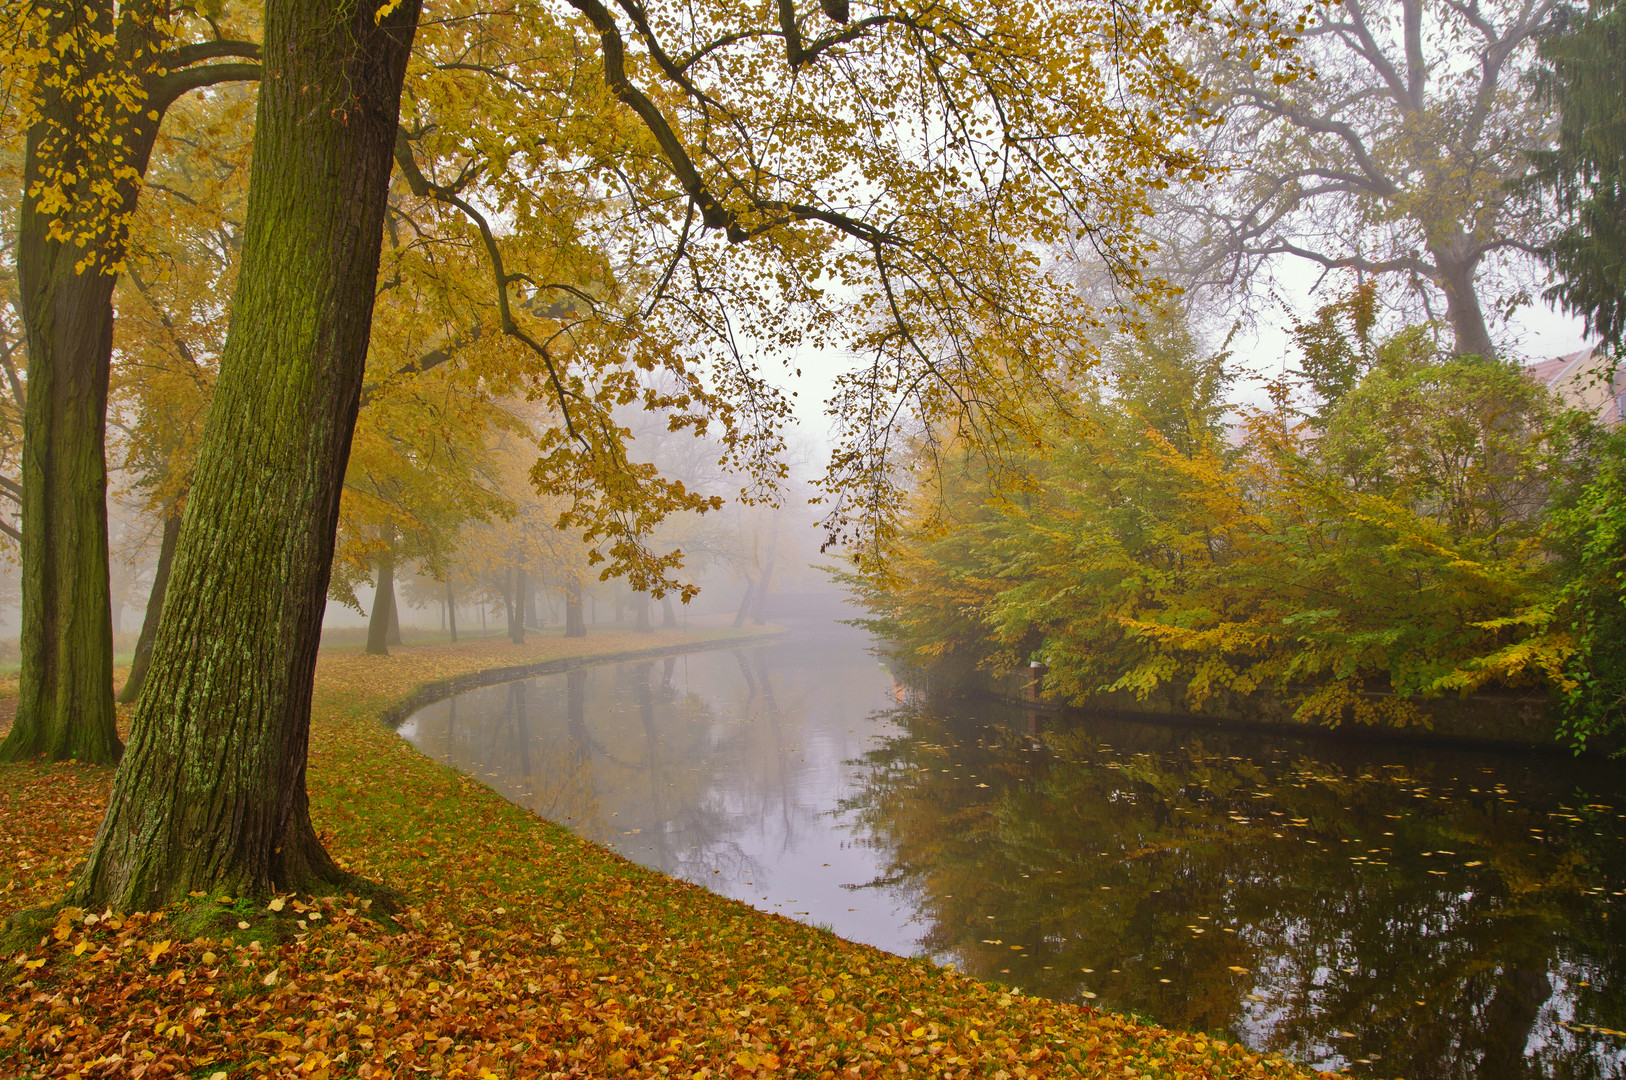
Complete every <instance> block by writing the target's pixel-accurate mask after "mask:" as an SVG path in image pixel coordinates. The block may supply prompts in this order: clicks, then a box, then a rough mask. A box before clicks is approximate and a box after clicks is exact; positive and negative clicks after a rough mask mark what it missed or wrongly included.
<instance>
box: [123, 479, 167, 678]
mask: <svg viewBox="0 0 1626 1080" xmlns="http://www.w3.org/2000/svg"><path fill="white" fill-rule="evenodd" d="M180 536H181V510H180V508H179V507H177V506H176V505H175V504H174V503H173V502H170V503H166V504H165V505H164V538H163V539H162V540H161V541H159V544H158V568H157V569H156V570H154V571H153V575H152V593H151V594H150V595H148V597H147V613H146V614H145V615H144V616H142V618H141V636H140V637H139V638H137V639H136V647H135V656H134V658H132V659H131V661H130V677H129V678H128V679H125V680H124V688H123V689H122V690H120V691H119V700H120V701H121V702H123V703H124V704H126V705H128V704H130V703H132V702H134V701H135V700H136V699H137V698H138V697H140V696H141V688H142V687H143V686H145V685H146V682H147V670H148V668H150V667H151V666H152V643H153V641H154V640H155V639H156V638H157V637H158V619H159V617H160V616H161V615H163V613H164V593H165V591H167V590H168V588H169V572H170V569H171V567H172V566H173V565H174V562H175V544H176V541H178V540H179V539H180Z"/></svg>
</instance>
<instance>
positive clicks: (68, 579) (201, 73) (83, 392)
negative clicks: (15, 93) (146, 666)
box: [0, 0, 258, 762]
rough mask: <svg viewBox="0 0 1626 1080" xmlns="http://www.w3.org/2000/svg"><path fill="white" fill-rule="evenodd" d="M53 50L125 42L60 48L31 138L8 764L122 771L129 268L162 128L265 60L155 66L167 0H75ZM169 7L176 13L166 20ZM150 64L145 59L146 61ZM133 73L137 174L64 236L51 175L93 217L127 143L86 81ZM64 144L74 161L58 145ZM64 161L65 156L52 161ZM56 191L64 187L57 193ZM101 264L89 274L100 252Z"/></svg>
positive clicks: (0, 756)
mask: <svg viewBox="0 0 1626 1080" xmlns="http://www.w3.org/2000/svg"><path fill="white" fill-rule="evenodd" d="M39 7H41V8H42V9H44V11H45V12H46V14H45V19H46V26H47V32H46V35H45V40H57V39H58V38H59V37H61V38H62V39H63V40H66V39H67V38H68V37H71V36H72V34H71V31H73V30H74V28H76V27H79V28H83V27H89V28H92V29H94V30H95V31H96V32H97V33H98V34H101V35H109V34H111V35H112V40H113V49H112V53H111V55H108V54H106V53H102V52H100V51H97V50H92V51H91V53H90V54H89V55H84V56H81V55H78V52H77V50H75V49H68V50H66V51H54V50H53V51H52V52H51V53H50V54H49V55H51V57H52V59H51V60H50V61H49V62H48V63H47V65H46V67H45V68H44V70H43V71H42V72H41V78H40V79H39V80H38V82H37V90H36V92H37V93H38V94H39V98H38V100H37V104H38V106H39V110H40V117H41V119H40V121H39V122H38V123H36V124H35V125H34V126H33V127H32V128H31V129H30V130H29V132H28V136H27V140H26V145H25V148H24V161H23V184H22V191H23V198H22V209H21V212H20V214H19V217H18V224H17V282H18V293H19V298H20V301H21V307H22V316H23V323H24V327H25V330H26V336H27V340H28V391H27V394H26V400H25V402H24V404H23V452H22V499H21V503H22V534H23V535H22V545H21V546H22V553H21V554H22V575H21V577H22V594H23V596H22V627H21V650H20V652H21V655H20V659H21V664H22V670H21V672H20V674H19V680H18V695H17V717H16V720H15V722H14V723H13V724H12V728H11V732H10V734H9V735H8V736H7V737H6V739H5V741H4V742H3V743H0V761H6V760H11V761H15V760H22V759H27V758H31V757H34V756H36V755H39V754H45V755H48V756H49V757H51V758H53V759H57V760H62V759H67V758H77V759H78V760H80V761H96V762H113V761H117V760H118V757H119V754H120V753H121V752H122V750H123V745H122V744H121V743H120V742H119V738H118V733H117V730H116V728H115V726H114V712H113V622H112V609H111V604H110V602H109V601H110V596H109V592H110V589H109V581H108V567H107V457H106V423H107V419H106V417H107V389H108V370H109V367H110V365H111V363H112V357H113V287H114V285H115V283H116V281H117V275H116V273H114V272H112V271H111V270H109V269H108V267H110V266H115V265H116V264H117V262H118V260H119V257H120V255H121V254H122V252H123V248H124V242H125V228H124V224H123V222H124V215H125V214H126V213H128V212H129V211H130V210H132V209H134V207H135V204H136V198H137V195H138V194H139V191H140V185H139V177H140V176H141V175H142V174H144V173H145V172H146V169H147V162H148V160H149V159H150V157H151V155H152V147H153V142H154V140H155V139H156V138H157V135H158V125H159V123H160V122H161V120H162V117H163V115H164V113H165V111H166V110H167V109H168V108H169V105H170V103H171V102H173V101H174V100H175V99H176V98H177V97H178V96H179V95H180V94H181V93H184V92H185V91H186V90H188V89H193V88H196V87H199V86H206V85H210V84H212V83H215V82H221V81H230V80H236V79H248V78H254V77H255V76H256V75H257V74H258V69H257V68H254V67H253V66H252V65H246V64H238V65H214V66H211V67H209V68H207V69H195V68H194V69H191V70H188V71H167V70H166V69H164V68H163V67H161V66H152V65H153V60H154V59H155V58H156V56H157V54H156V52H155V50H156V49H157V48H158V47H159V42H158V40H157V36H156V32H155V29H154V22H153V19H154V16H155V14H158V12H157V11H156V10H155V7H156V5H155V4H154V3H153V2H152V0H126V2H124V3H122V4H116V3H115V2H114V0H74V2H64V0H57V2H54V3H46V4H41V5H39ZM165 10H166V11H167V8H166V9H165ZM143 57H145V59H142V58H143ZM109 65H120V66H122V67H123V68H124V69H126V70H128V71H129V72H130V74H131V75H132V76H134V77H136V78H138V79H139V80H141V81H142V83H143V85H144V87H145V89H146V92H147V100H146V101H145V102H144V103H143V106H142V107H141V108H139V109H136V110H132V111H131V112H130V113H129V114H128V115H127V116H126V117H124V118H123V119H121V120H118V121H116V122H115V126H114V129H113V130H114V134H115V135H116V136H117V138H116V140H114V141H115V142H116V143H117V144H118V146H119V147H120V148H121V149H122V151H123V152H122V156H120V157H118V158H117V161H118V164H119V165H120V166H122V167H124V168H125V169H126V172H125V173H124V174H123V175H122V176H119V177H117V178H114V180H113V187H114V191H115V193H116V198H115V200H114V205H111V206H107V207H105V208H104V209H105V210H106V212H108V213H109V214H111V215H112V216H111V217H110V218H108V219H107V220H108V222H109V224H108V225H106V226H102V227H100V228H98V229H96V230H95V233H96V234H99V235H93V237H92V240H91V243H90V244H89V246H88V247H81V246H80V245H79V244H78V243H73V242H69V241H66V240H63V239H61V238H59V237H58V238H53V236H52V230H51V226H52V220H53V216H54V214H53V212H51V211H42V209H41V207H40V206H39V205H38V196H37V195H34V194H30V193H31V192H35V190H36V185H37V184H39V182H40V181H41V179H42V175H43V171H47V167H48V166H49V167H50V171H58V172H59V175H70V176H77V177H78V178H79V179H78V184H77V188H75V189H71V190H70V191H69V192H68V195H69V197H70V199H71V200H72V201H73V202H74V203H75V204H76V205H77V206H79V207H89V206H94V205H95V204H96V203H97V202H98V201H99V199H100V196H99V195H98V194H97V193H96V192H95V191H94V190H93V188H92V185H93V184H94V183H95V182H96V181H98V180H100V179H106V174H107V166H108V164H109V163H110V160H112V159H111V154H112V150H111V146H112V143H109V142H108V141H107V140H106V139H105V138H102V137H100V135H98V138H97V139H95V140H92V139H91V138H90V137H89V135H90V133H91V132H92V131H93V130H96V129H98V128H99V127H100V125H101V121H102V118H101V117H99V116H97V115H96V114H95V112H94V110H92V111H89V112H87V111H85V109H84V105H85V103H84V102H83V100H81V99H78V98H76V97H75V92H76V90H77V88H78V87H80V86H82V85H83V84H84V83H85V81H86V80H90V79H94V78H97V77H99V76H100V75H102V74H104V73H105V72H106V71H107V70H108V67H109ZM48 145H50V146H54V147H56V148H57V151H58V152H53V151H49V150H47V146H48ZM48 156H49V157H50V161H49V162H47V161H46V160H45V159H46V158H47V157H48ZM47 186H49V185H47ZM92 252H94V253H96V254H98V255H100V256H101V258H100V259H99V260H95V259H93V260H88V261H86V262H85V263H84V265H81V260H84V259H85V258H86V256H87V254H89V253H92Z"/></svg>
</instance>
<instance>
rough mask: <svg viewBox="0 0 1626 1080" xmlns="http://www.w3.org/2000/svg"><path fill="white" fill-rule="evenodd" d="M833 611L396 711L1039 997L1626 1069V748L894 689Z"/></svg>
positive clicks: (1406, 1059)
mask: <svg viewBox="0 0 1626 1080" xmlns="http://www.w3.org/2000/svg"><path fill="white" fill-rule="evenodd" d="M868 644H869V641H868V639H867V638H866V637H865V636H863V635H862V634H860V633H858V632H856V631H850V630H846V629H844V628H839V627H838V628H833V629H823V628H821V632H819V633H817V634H814V633H811V632H802V633H797V634H793V635H791V636H790V637H788V638H786V639H782V640H778V641H775V642H773V643H770V644H766V645H760V646H755V647H748V648H741V649H718V650H716V651H712V652H705V653H692V654H688V655H684V656H676V657H671V658H669V659H666V660H656V661H644V662H638V663H625V664H615V665H604V666H601V667H595V668H590V669H584V670H580V671H576V672H571V673H569V674H567V675H556V676H548V677H544V678H540V679H532V680H528V681H525V682H516V683H509V684H505V685H502V686H495V687H488V688H486V689H483V690H476V691H473V692H471V693H467V694H463V695H461V696H459V697H457V698H455V699H453V700H450V701H445V702H441V703H440V704H438V705H434V706H431V707H430V708H427V709H425V710H423V711H422V712H419V713H417V714H416V715H414V716H412V717H411V718H409V719H408V720H407V722H406V723H405V724H404V725H403V726H402V729H401V731H402V734H403V735H405V736H406V737H407V738H409V739H410V740H412V742H413V743H414V744H415V745H417V746H418V747H419V748H420V749H422V750H424V751H425V752H426V753H428V754H430V755H432V756H434V757H436V758H438V759H440V760H443V761H446V762H448V763H450V764H452V765H455V766H457V767H458V768H461V769H463V770H465V771H467V772H469V773H471V774H473V775H475V776H477V777H480V778H482V779H484V780H485V782H486V783H488V784H490V785H491V786H492V787H494V788H495V789H497V790H498V791H500V792H502V793H503V794H504V795H506V796H507V797H508V798H510V799H512V800H513V801H514V802H516V803H519V804H520V805H522V806H526V807H529V808H530V809H532V810H534V811H535V812H537V813H538V814H542V815H544V816H547V817H549V818H553V819H555V820H558V821H561V822H564V823H566V824H569V825H570V826H571V827H573V828H574V829H575V830H576V831H577V832H578V833H580V834H581V835H583V836H586V837H588V838H590V839H593V840H597V841H599V842H601V843H604V844H606V845H608V846H610V847H613V848H615V849H616V850H618V851H620V852H621V853H623V854H624V855H626V856H627V857H628V858H631V859H634V860H636V861H638V862H640V863H643V864H645V865H647V866H652V867H656V868H658V869H660V870H663V871H665V872H667V873H669V874H673V875H676V876H678V877H682V878H686V879H688V880H690V881H695V882H699V883H701V884H703V885H706V886H707V887H709V888H711V889H713V890H714V891H716V892H719V893H722V894H724V895H726V896H732V897H735V898H738V899H741V900H744V901H746V902H748V903H751V904H754V905H755V906H757V907H759V908H762V909H763V910H767V911H774V912H779V913H781V914H785V915H791V916H793V917H795V918H798V919H801V920H803V921H806V922H812V923H817V924H820V925H823V926H827V927H829V928H831V929H833V930H834V931H836V932H837V933H839V934H841V935H843V936H844V937H847V938H851V939H853V940H856V941H864V942H869V943H871V944H874V945H878V946H880V947H882V948H885V949H890V950H892V951H894V952H899V953H905V954H924V955H927V956H930V957H932V958H934V959H936V960H938V961H939V962H943V963H953V964H955V965H957V966H959V967H960V968H962V969H963V970H966V971H969V972H971V973H973V974H976V975H979V976H982V977H985V978H989V979H995V980H999V981H1001V982H1004V983H1007V984H1011V985H1015V986H1019V987H1021V988H1022V989H1023V990H1025V991H1027V992H1029V993H1037V994H1043V995H1045V996H1048V997H1052V998H1056V999H1060V1000H1065V1001H1083V1000H1089V1001H1091V1002H1093V1003H1094V1004H1097V1005H1103V1006H1107V1007H1110V1008H1113V1009H1118V1010H1122V1011H1129V1012H1134V1013H1136V1014H1138V1015H1140V1016H1143V1017H1145V1018H1147V1019H1151V1020H1155V1021H1157V1022H1159V1023H1164V1024H1168V1025H1171V1026H1175V1027H1183V1028H1192V1029H1200V1030H1206V1031H1209V1032H1212V1033H1221V1032H1223V1033H1227V1034H1229V1035H1230V1036H1232V1037H1236V1038H1240V1039H1241V1040H1242V1041H1244V1042H1246V1043H1247V1044H1248V1045H1250V1046H1252V1047H1255V1048H1258V1049H1265V1050H1272V1051H1278V1052H1282V1053H1285V1054H1288V1055H1290V1056H1292V1057H1294V1058H1296V1059H1297V1060H1299V1061H1302V1062H1305V1063H1306V1064H1310V1065H1314V1066H1318V1067H1320V1068H1328V1069H1332V1068H1340V1067H1348V1068H1350V1069H1351V1071H1352V1072H1353V1073H1355V1074H1356V1075H1363V1076H1386V1077H1405V1078H1407V1080H1436V1078H1456V1077H1482V1078H1495V1080H1500V1078H1504V1077H1532V1078H1533V1077H1626V949H1623V946H1626V796H1621V794H1620V792H1619V788H1620V783H1621V780H1622V777H1623V775H1626V774H1623V771H1622V770H1621V769H1620V768H1619V767H1618V766H1611V765H1600V764H1597V763H1578V762H1576V761H1573V760H1571V759H1568V758H1566V757H1562V756H1542V755H1531V754H1514V753H1499V752H1497V753H1493V752H1484V751H1465V750H1455V749H1442V748H1434V747H1419V746H1414V745H1407V744H1399V743H1357V744H1346V743H1338V742H1333V741H1330V740H1325V739H1296V738H1288V737H1285V736H1281V735H1262V734H1258V733H1253V732H1246V733H1238V732H1215V731H1212V730H1198V729H1191V728H1183V727H1177V726H1164V725H1156V724H1148V723H1135V722H1126V721H1122V720H1114V719H1108V718H1084V719H1079V718H1069V719H1066V720H1058V719H1050V720H1047V721H1045V726H1046V730H1044V731H1043V732H1042V733H1036V732H1035V731H1034V717H1033V716H1032V715H1030V714H1026V713H1023V712H1021V711H1020V710H1016V709H1011V708H1008V707H1005V706H1000V705H996V704H992V703H989V702H985V701H965V700H949V701H938V700H927V699H925V698H917V697H916V696H915V695H912V694H910V693H908V692H907V691H906V690H905V689H904V688H903V687H902V686H900V685H897V684H895V683H894V681H893V679H892V676H891V675H890V674H889V673H888V671H887V669H886V667H885V666H884V664H881V663H879V662H878V660H877V657H876V656H875V655H874V654H873V653H871V652H869V651H868Z"/></svg>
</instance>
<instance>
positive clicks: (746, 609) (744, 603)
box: [734, 575, 757, 630]
mask: <svg viewBox="0 0 1626 1080" xmlns="http://www.w3.org/2000/svg"><path fill="white" fill-rule="evenodd" d="M756 591H757V587H756V582H754V581H752V580H751V578H750V575H746V578H745V595H744V596H742V597H740V610H738V611H736V612H735V613H734V629H736V630H738V629H739V628H740V627H742V626H744V625H745V616H746V615H748V614H750V611H751V597H752V596H754V595H755V594H756Z"/></svg>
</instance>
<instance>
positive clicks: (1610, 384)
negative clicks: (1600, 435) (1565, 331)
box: [1527, 348, 1626, 427]
mask: <svg viewBox="0 0 1626 1080" xmlns="http://www.w3.org/2000/svg"><path fill="white" fill-rule="evenodd" d="M1602 359H1603V357H1602V356H1601V355H1600V354H1599V353H1598V351H1597V350H1596V349H1592V348H1586V349H1582V350H1581V351H1580V352H1573V353H1569V354H1567V355H1565V356H1555V357H1553V358H1552V359H1551V360H1543V361H1541V362H1540V363H1539V364H1531V365H1530V366H1529V368H1528V369H1527V370H1528V371H1529V372H1530V376H1531V378H1533V379H1535V380H1536V381H1537V382H1539V383H1541V384H1542V385H1543V386H1545V387H1546V388H1547V389H1549V390H1551V391H1552V392H1553V393H1555V394H1557V395H1558V396H1559V397H1560V398H1561V399H1562V400H1563V402H1564V404H1565V405H1568V406H1570V407H1571V408H1575V409H1584V410H1586V411H1587V412H1589V413H1591V414H1592V415H1593V416H1595V417H1597V418H1598V420H1599V422H1601V423H1604V424H1607V425H1609V426H1610V427H1614V426H1615V425H1616V424H1619V423H1620V422H1621V421H1622V420H1626V371H1621V370H1615V371H1612V372H1599V371H1597V370H1596V368H1597V367H1598V366H1599V365H1598V363H1597V361H1600V360H1602ZM1603 374H1608V375H1609V376H1610V378H1609V380H1608V381H1607V382H1605V381H1604V379H1603V378H1602V377H1601V376H1602V375H1603Z"/></svg>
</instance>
